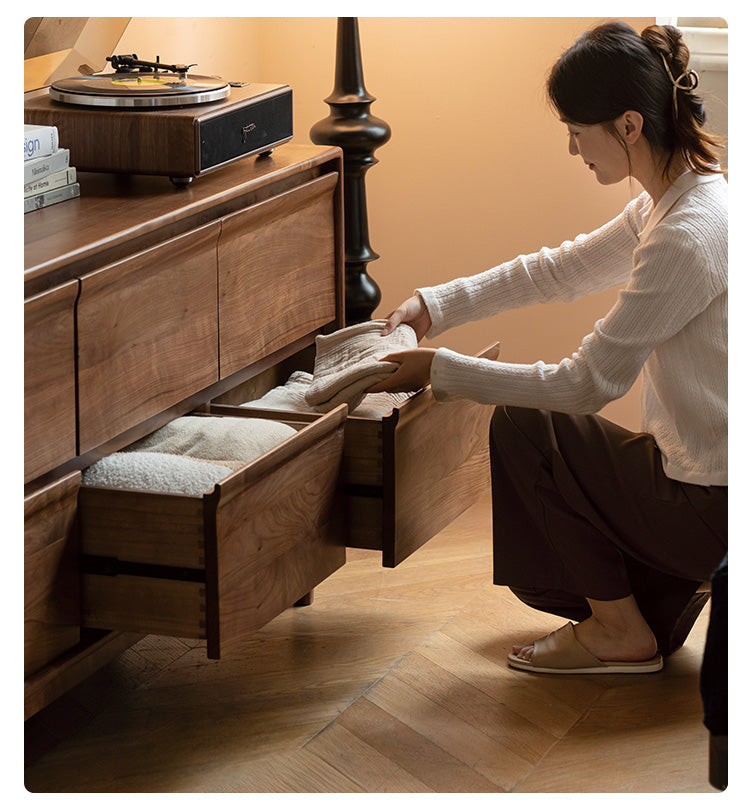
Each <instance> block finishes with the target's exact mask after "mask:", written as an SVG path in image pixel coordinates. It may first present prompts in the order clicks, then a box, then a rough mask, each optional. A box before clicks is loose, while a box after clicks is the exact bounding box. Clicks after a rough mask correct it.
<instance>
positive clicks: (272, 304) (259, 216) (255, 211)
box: [219, 173, 338, 378]
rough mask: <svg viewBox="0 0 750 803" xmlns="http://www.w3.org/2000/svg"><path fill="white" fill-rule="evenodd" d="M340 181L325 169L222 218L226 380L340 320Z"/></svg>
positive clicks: (221, 299)
mask: <svg viewBox="0 0 750 803" xmlns="http://www.w3.org/2000/svg"><path fill="white" fill-rule="evenodd" d="M337 180H338V176H337V174H336V173H328V174H326V175H323V176H321V177H319V178H317V179H314V180H313V181H310V182H308V183H307V184H303V185H302V186H301V187H297V188H295V189H293V190H289V191H288V192H285V193H282V194H281V195H279V196H277V197H275V198H271V199H269V200H267V201H263V202H262V203H259V204H256V205H255V206H253V207H251V208H250V209H246V210H242V211H241V212H237V213H235V214H234V215H229V216H227V217H226V218H224V220H223V222H222V231H221V238H220V242H219V332H220V338H219V342H220V365H221V376H222V378H224V377H226V376H230V375H231V374H233V373H235V372H236V371H238V370H240V369H241V368H244V366H246V365H248V364H249V363H252V362H256V361H258V360H260V359H262V358H263V357H266V356H268V355H269V354H272V353H273V352H275V351H277V350H278V349H280V348H282V347H283V346H286V345H288V344H289V343H292V342H295V341H297V340H298V339H299V338H301V337H304V336H305V335H307V334H310V333H312V332H315V331H316V330H318V329H319V328H320V327H322V326H324V325H325V324H327V323H330V322H331V321H333V320H335V318H336V282H337V277H336V270H337V267H336V232H335V225H334V221H335V220H336V214H335V208H334V192H335V189H336V184H337Z"/></svg>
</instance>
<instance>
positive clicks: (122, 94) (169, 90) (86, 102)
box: [49, 72, 230, 108]
mask: <svg viewBox="0 0 750 803" xmlns="http://www.w3.org/2000/svg"><path fill="white" fill-rule="evenodd" d="M229 93H230V88H229V84H228V83H226V82H225V81H222V80H221V79H220V78H211V77H208V76H204V75H190V76H188V75H181V74H179V73H170V72H145V73H137V72H122V73H108V74H104V75H82V76H77V77H75V78H63V79H62V80H60V81H55V82H54V83H53V84H52V85H51V86H50V89H49V94H50V97H51V98H52V99H53V100H56V101H58V102H60V103H71V104H74V105H82V106H118V107H128V106H133V107H138V108H143V107H147V106H186V105H189V104H194V103H211V102H213V101H216V100H222V99H224V98H226V97H228V95H229Z"/></svg>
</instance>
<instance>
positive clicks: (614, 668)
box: [508, 622, 664, 675]
mask: <svg viewBox="0 0 750 803" xmlns="http://www.w3.org/2000/svg"><path fill="white" fill-rule="evenodd" d="M508 665H509V666H512V667H513V668H514V669H523V670H525V671H526V672H550V673H554V674H557V675H596V674H604V673H611V674H631V673H632V674H638V673H645V672H658V671H659V670H660V669H661V668H662V667H663V666H664V662H663V661H662V657H661V655H660V654H659V653H658V652H657V653H656V655H655V656H654V657H653V658H649V660H648V661H600V660H599V659H598V658H597V657H596V656H594V655H592V654H591V653H590V652H589V651H588V650H587V649H586V648H585V647H584V646H583V645H582V644H581V642H580V641H578V639H577V638H576V634H575V630H574V629H573V624H572V623H571V622H568V624H566V625H565V626H564V627H561V628H560V629H559V630H555V631H554V632H553V633H550V634H549V635H548V636H545V637H544V638H540V639H537V640H536V641H535V642H534V654H533V655H532V656H531V658H530V659H529V660H528V661H527V660H525V659H523V658H519V656H517V655H514V654H513V653H510V655H508Z"/></svg>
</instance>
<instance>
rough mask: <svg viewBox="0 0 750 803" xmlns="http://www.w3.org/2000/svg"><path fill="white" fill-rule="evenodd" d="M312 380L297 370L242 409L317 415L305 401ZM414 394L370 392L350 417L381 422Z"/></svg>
mask: <svg viewBox="0 0 750 803" xmlns="http://www.w3.org/2000/svg"><path fill="white" fill-rule="evenodd" d="M312 380H313V375H312V374H308V373H306V372H305V371H295V372H294V373H293V374H292V375H291V376H290V377H289V379H288V380H287V381H286V382H285V383H284V384H283V385H279V386H277V387H275V388H271V390H269V391H268V392H267V393H265V394H264V395H263V396H261V398H260V399H254V400H252V401H248V402H243V403H242V404H241V405H240V407H250V408H254V409H257V410H268V411H274V412H286V411H291V412H296V413H316V412H318V411H317V410H316V409H315V408H314V407H311V406H310V405H309V404H308V403H307V399H306V398H305V394H306V393H307V391H308V390H309V389H310V385H311V384H312ZM411 395H412V394H411V393H368V394H367V395H366V396H365V397H364V399H363V400H362V401H361V402H360V403H359V404H358V405H357V406H356V407H355V408H354V409H353V410H351V409H350V411H349V414H350V415H354V416H358V417H359V418H373V419H377V420H381V419H383V418H385V416H387V415H389V414H390V413H391V412H392V410H393V408H394V407H396V406H397V405H399V404H401V402H404V401H406V399H408V398H409V396H411Z"/></svg>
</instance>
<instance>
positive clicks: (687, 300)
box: [370, 22, 728, 672]
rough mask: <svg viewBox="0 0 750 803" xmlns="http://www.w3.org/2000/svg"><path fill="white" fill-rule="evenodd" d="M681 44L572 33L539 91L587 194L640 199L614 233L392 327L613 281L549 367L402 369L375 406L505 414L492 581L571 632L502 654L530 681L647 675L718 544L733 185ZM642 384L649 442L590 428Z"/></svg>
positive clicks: (495, 440)
mask: <svg viewBox="0 0 750 803" xmlns="http://www.w3.org/2000/svg"><path fill="white" fill-rule="evenodd" d="M688 58H689V53H688V49H687V47H686V46H685V43H684V42H683V40H682V37H681V34H680V32H679V31H678V30H677V29H675V28H673V27H671V26H656V25H654V26H650V27H648V28H646V29H645V30H644V31H643V33H642V34H641V35H640V36H639V35H638V34H637V32H636V31H634V30H633V29H632V28H630V27H629V26H627V25H625V24H623V23H620V22H614V23H607V24H604V25H600V26H598V27H596V28H594V29H593V30H591V31H589V32H587V33H585V34H584V35H583V36H581V37H580V38H579V39H578V40H577V41H576V43H575V44H574V45H573V46H572V47H571V48H570V49H569V50H568V51H566V52H565V53H564V54H563V55H562V56H561V58H560V59H559V61H558V62H557V63H556V64H555V66H554V67H553V69H552V71H551V73H550V76H549V79H548V83H547V90H548V95H549V98H550V100H551V102H552V105H553V106H554V108H555V109H556V111H557V112H558V114H559V116H560V119H561V120H562V122H563V123H564V124H565V125H566V127H567V131H568V136H569V150H570V153H571V155H573V156H580V157H581V158H582V159H583V161H584V163H585V164H586V166H587V168H588V169H589V170H591V171H593V172H594V174H595V175H596V178H597V180H598V181H599V183H600V184H612V183H615V182H619V181H622V180H624V179H626V178H627V179H629V180H632V179H633V178H634V179H636V180H637V181H638V182H639V183H640V184H641V185H642V187H643V188H644V190H645V191H644V192H643V193H641V194H640V195H639V196H638V197H637V198H635V200H633V201H631V202H630V203H629V204H628V205H627V206H626V207H625V209H624V210H623V212H622V213H621V214H620V215H619V216H618V217H617V218H615V219H614V220H612V221H610V222H609V223H607V224H605V225H604V226H602V227H601V228H600V229H598V230H596V231H594V232H592V233H591V234H588V235H581V236H579V237H577V238H576V239H575V240H574V241H572V242H565V243H563V244H562V245H561V246H560V247H559V248H556V249H542V250H541V251H540V252H539V253H536V254H532V255H526V256H519V257H517V258H516V259H514V260H512V261H510V262H507V263H504V264H502V265H499V266H498V267H495V268H492V269H491V270H488V271H486V272H484V273H480V274H478V275H476V276H472V277H468V278H462V279H456V280H454V281H452V282H448V283H447V284H443V285H439V286H435V287H429V288H422V289H420V290H417V291H416V292H415V295H414V296H413V297H411V298H409V299H407V300H406V301H405V302H404V303H403V304H401V306H400V307H398V309H396V310H395V311H394V312H393V313H391V315H390V316H389V318H388V322H387V325H386V329H385V331H384V333H388V332H389V331H391V330H392V328H393V327H395V326H396V325H398V324H399V323H409V324H410V325H411V326H413V327H414V329H415V330H416V333H417V336H418V338H420V339H421V338H422V337H423V336H424V335H425V334H427V333H430V334H432V335H437V334H440V333H441V332H443V331H445V330H446V329H448V328H450V327H453V326H458V325H459V324H462V323H465V322H467V321H471V320H477V319H480V318H486V317H489V316H491V315H494V314H496V313H499V312H502V311H504V310H507V309H511V308H517V307H522V306H527V305H529V304H535V303H540V302H552V301H561V300H571V299H574V298H578V297H580V296H583V295H587V294H589V293H594V292H597V291H600V290H603V289H605V288H609V287H614V286H618V285H621V284H626V287H625V289H624V290H623V291H622V292H621V293H620V294H619V297H618V300H617V303H616V304H615V306H614V307H613V308H612V309H611V310H610V311H609V313H608V314H607V315H606V316H605V317H604V318H603V319H602V320H599V321H597V322H596V324H595V326H594V331H593V332H592V333H591V334H589V335H588V336H587V337H585V338H584V340H583V343H582V345H581V347H580V349H579V350H578V351H577V352H576V353H575V354H573V355H572V356H571V357H570V358H568V359H564V360H562V362H560V363H559V364H556V365H549V364H542V363H536V364H534V365H516V364H508V363H502V362H500V363H491V362H489V361H486V360H480V359H477V358H471V357H466V356H464V355H460V354H457V353H455V352H452V351H450V350H449V349H445V348H440V349H437V350H435V349H425V348H419V349H416V350H412V351H407V352H400V353H397V354H392V355H389V356H388V357H386V359H387V360H390V361H393V362H397V363H399V368H398V370H396V371H395V372H394V373H393V374H391V375H390V376H389V378H388V379H386V380H385V381H382V382H380V383H378V384H377V385H375V386H373V387H372V388H371V389H370V390H371V392H379V391H391V392H393V391H398V390H413V389H416V388H419V387H421V386H423V385H424V384H426V383H427V382H431V384H432V389H433V392H434V394H435V396H436V398H437V399H438V400H446V399H450V398H455V397H464V398H470V399H474V400H475V401H478V402H480V403H484V404H494V405H499V406H498V407H497V409H496V412H495V415H494V417H493V421H492V431H491V450H490V454H491V465H492V487H493V530H494V534H493V538H494V582H495V583H496V584H498V585H508V586H510V587H511V589H512V590H513V591H514V593H515V594H516V595H517V596H518V597H519V598H520V599H522V600H523V601H524V602H526V603H527V604H529V605H531V606H533V607H535V608H539V609H541V610H546V611H550V612H553V613H556V614H559V615H562V616H565V617H568V618H570V619H573V620H575V621H576V622H577V623H576V624H575V625H572V624H568V625H566V626H565V627H563V628H561V629H560V630H559V631H556V632H555V633H552V634H550V635H549V636H547V637H546V638H542V639H538V640H537V641H535V642H534V643H533V644H526V645H517V646H515V647H514V648H513V651H512V652H511V653H510V655H509V656H508V660H509V663H510V664H511V665H512V666H514V667H516V668H519V669H526V670H529V671H537V672H547V671H552V672H603V671H606V672H652V671H657V670H659V669H660V668H661V667H662V654H663V653H669V652H671V651H672V650H674V649H675V648H676V647H678V646H679V645H680V644H681V643H682V640H683V639H684V637H685V636H686V635H687V632H688V631H689V628H690V626H691V625H692V623H693V621H694V618H695V616H696V615H697V612H698V611H699V610H700V606H697V605H695V604H694V603H693V602H692V600H693V595H694V592H695V591H696V590H697V588H698V586H699V585H700V582H701V581H703V580H707V579H708V578H710V575H711V572H712V570H713V569H714V568H715V567H716V566H717V565H718V564H719V563H720V561H721V560H722V558H723V557H724V555H725V553H726V549H727V483H728V479H727V259H728V257H727V198H726V196H727V188H726V182H725V180H724V177H723V175H722V174H721V172H720V170H719V168H718V165H717V163H716V162H717V160H716V155H715V146H716V144H717V143H716V141H715V140H714V138H712V137H710V136H709V135H707V134H706V133H705V132H703V131H702V125H703V122H704V114H703V105H702V102H701V100H700V98H699V97H698V96H697V95H696V94H695V92H694V90H695V87H696V85H697V76H696V75H695V73H694V72H692V71H690V70H689V69H688ZM641 370H643V373H644V389H643V399H642V415H643V421H642V427H643V430H644V431H643V432H642V433H632V432H628V431H627V430H624V429H623V428H621V427H619V426H616V425H615V424H613V423H611V422H609V421H607V420H605V419H603V418H601V417H600V416H598V415H596V412H597V411H598V410H600V409H601V408H602V407H603V406H604V405H605V404H606V403H607V402H609V401H612V400H613V399H616V398H618V397H620V396H622V395H623V394H624V393H625V392H626V391H627V390H628V388H629V387H630V386H631V385H632V383H633V382H634V381H635V379H636V377H637V376H638V374H639V373H640V372H641Z"/></svg>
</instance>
